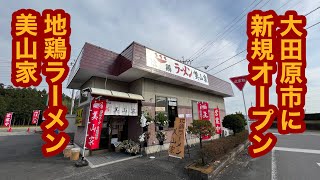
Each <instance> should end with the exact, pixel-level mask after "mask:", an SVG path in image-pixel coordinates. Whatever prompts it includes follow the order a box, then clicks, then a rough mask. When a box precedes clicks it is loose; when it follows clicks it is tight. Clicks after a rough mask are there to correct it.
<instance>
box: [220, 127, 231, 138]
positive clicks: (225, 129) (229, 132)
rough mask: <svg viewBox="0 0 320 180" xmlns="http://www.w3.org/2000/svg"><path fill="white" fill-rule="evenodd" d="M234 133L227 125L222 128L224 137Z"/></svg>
mask: <svg viewBox="0 0 320 180" xmlns="http://www.w3.org/2000/svg"><path fill="white" fill-rule="evenodd" d="M232 134H233V132H232V130H230V129H228V128H225V127H223V128H222V136H223V137H227V136H230V135H232Z"/></svg>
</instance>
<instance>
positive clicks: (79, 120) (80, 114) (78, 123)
mask: <svg viewBox="0 0 320 180" xmlns="http://www.w3.org/2000/svg"><path fill="white" fill-rule="evenodd" d="M82 118H83V108H78V109H77V116H76V126H82Z"/></svg>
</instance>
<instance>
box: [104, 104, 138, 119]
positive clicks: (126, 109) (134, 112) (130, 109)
mask: <svg viewBox="0 0 320 180" xmlns="http://www.w3.org/2000/svg"><path fill="white" fill-rule="evenodd" d="M104 115H107V116H110V115H116V116H138V103H128V102H118V101H108V102H107V108H106V111H105V112H104Z"/></svg>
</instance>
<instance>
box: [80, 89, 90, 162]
mask: <svg viewBox="0 0 320 180" xmlns="http://www.w3.org/2000/svg"><path fill="white" fill-rule="evenodd" d="M89 102H90V103H89V108H88V109H89V110H88V113H87V117H86V119H87V123H86V133H85V134H84V143H83V149H82V160H83V159H84V158H85V156H84V153H85V148H86V143H87V133H88V128H89V118H90V113H91V102H92V97H91V94H90V96H89Z"/></svg>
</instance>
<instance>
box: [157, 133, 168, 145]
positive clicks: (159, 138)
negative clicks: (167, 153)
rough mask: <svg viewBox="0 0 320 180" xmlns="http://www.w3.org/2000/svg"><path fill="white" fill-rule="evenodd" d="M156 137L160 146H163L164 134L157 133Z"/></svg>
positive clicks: (165, 137)
mask: <svg viewBox="0 0 320 180" xmlns="http://www.w3.org/2000/svg"><path fill="white" fill-rule="evenodd" d="M156 137H157V139H158V141H159V144H160V145H163V142H164V141H165V140H166V139H167V136H166V133H165V132H164V131H158V132H157V135H156Z"/></svg>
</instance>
